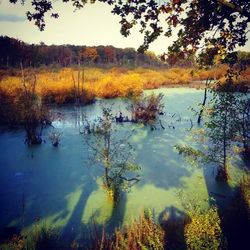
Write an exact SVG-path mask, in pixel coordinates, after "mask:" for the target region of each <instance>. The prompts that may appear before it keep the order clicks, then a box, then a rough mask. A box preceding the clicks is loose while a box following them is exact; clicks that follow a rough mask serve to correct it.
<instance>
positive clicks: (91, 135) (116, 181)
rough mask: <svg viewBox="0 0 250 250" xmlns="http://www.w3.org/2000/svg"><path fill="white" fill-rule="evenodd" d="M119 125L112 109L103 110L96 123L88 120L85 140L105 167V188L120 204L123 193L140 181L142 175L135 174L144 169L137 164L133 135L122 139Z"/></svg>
mask: <svg viewBox="0 0 250 250" xmlns="http://www.w3.org/2000/svg"><path fill="white" fill-rule="evenodd" d="M115 126H116V125H115V123H114V117H113V115H112V109H111V108H103V110H102V115H101V117H99V118H98V119H97V121H96V122H95V123H92V124H91V123H90V122H89V121H88V120H86V121H85V125H84V132H85V135H84V139H85V142H86V144H87V145H88V147H89V148H90V149H91V150H92V152H93V154H92V156H93V158H94V160H95V161H97V162H98V163H100V164H101V166H102V167H103V170H104V176H103V184H104V187H105V188H106V189H107V191H108V194H109V195H110V196H111V197H112V198H113V200H114V201H117V200H118V198H119V194H120V191H122V190H127V189H129V188H130V187H131V186H133V185H134V184H136V183H137V182H138V181H139V180H140V176H139V175H138V174H137V175H136V176H135V175H134V173H135V172H138V171H139V170H140V167H139V166H138V165H136V164H135V163H134V162H133V147H132V145H131V144H130V143H129V142H128V139H129V137H130V135H126V136H122V135H121V133H122V132H121V131H120V133H118V132H117V130H116V128H115Z"/></svg>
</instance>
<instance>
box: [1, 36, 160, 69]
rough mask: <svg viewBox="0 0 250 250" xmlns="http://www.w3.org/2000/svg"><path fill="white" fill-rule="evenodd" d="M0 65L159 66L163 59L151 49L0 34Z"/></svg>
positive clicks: (4, 66)
mask: <svg viewBox="0 0 250 250" xmlns="http://www.w3.org/2000/svg"><path fill="white" fill-rule="evenodd" d="M0 52H1V53H0V67H1V68H8V67H20V63H21V62H22V64H23V66H24V67H39V66H43V65H46V66H48V65H52V64H54V65H59V66H62V67H68V66H71V65H76V64H78V63H79V62H81V64H85V65H89V66H94V65H96V66H98V65H99V66H104V65H115V66H135V67H137V66H161V65H163V63H162V62H161V60H160V59H159V58H158V57H157V56H156V55H155V53H154V52H151V51H148V52H146V53H144V54H139V53H137V52H136V50H135V49H134V48H125V49H120V48H115V47H113V46H95V47H88V46H75V45H50V46H48V45H46V44H44V43H42V42H41V43H40V44H28V43H25V42H23V41H20V40H17V39H14V38H10V37H7V36H0Z"/></svg>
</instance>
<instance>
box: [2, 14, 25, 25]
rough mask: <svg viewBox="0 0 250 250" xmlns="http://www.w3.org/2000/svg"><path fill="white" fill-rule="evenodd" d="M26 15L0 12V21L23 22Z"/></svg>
mask: <svg viewBox="0 0 250 250" xmlns="http://www.w3.org/2000/svg"><path fill="white" fill-rule="evenodd" d="M25 20H26V17H24V16H16V15H8V14H2V13H0V22H14V23H15V22H24V21H25Z"/></svg>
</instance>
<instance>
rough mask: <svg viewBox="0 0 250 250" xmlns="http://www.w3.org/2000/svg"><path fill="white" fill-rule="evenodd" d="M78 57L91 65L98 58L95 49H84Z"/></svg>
mask: <svg viewBox="0 0 250 250" xmlns="http://www.w3.org/2000/svg"><path fill="white" fill-rule="evenodd" d="M80 57H81V59H82V60H83V61H84V62H87V63H88V64H91V63H93V62H95V60H96V59H97V58H98V53H97V49H96V48H92V47H86V48H85V49H83V50H82V51H81V52H80Z"/></svg>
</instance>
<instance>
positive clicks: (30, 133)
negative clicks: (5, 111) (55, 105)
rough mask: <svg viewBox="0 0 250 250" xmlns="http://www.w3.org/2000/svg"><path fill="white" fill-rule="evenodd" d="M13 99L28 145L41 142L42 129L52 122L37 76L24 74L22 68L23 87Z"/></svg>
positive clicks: (15, 114) (17, 117) (14, 112)
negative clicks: (38, 90)
mask: <svg viewBox="0 0 250 250" xmlns="http://www.w3.org/2000/svg"><path fill="white" fill-rule="evenodd" d="M16 93H18V94H17V95H16V96H15V98H14V100H13V109H14V110H13V115H14V116H15V120H16V121H18V123H19V124H21V125H23V126H24V129H25V131H26V143H27V144H28V145H34V144H41V143H42V139H41V134H42V129H43V127H44V126H45V125H47V124H48V123H50V120H51V115H50V112H49V110H48V108H47V106H45V105H44V103H43V102H42V100H41V98H39V96H38V95H37V92H36V76H35V75H28V76H25V75H24V71H23V69H22V87H21V88H20V89H19V90H16Z"/></svg>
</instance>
